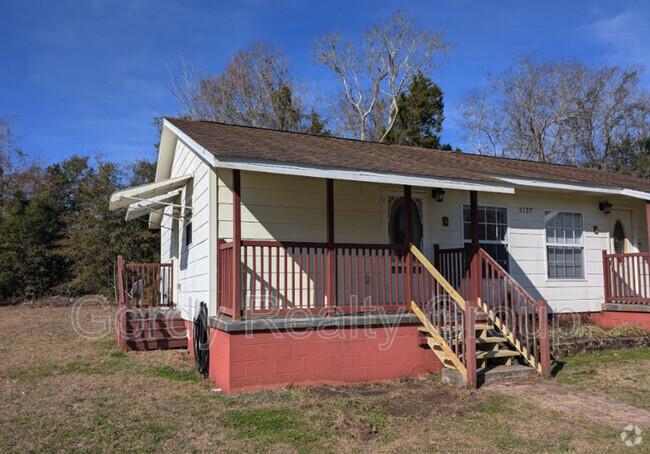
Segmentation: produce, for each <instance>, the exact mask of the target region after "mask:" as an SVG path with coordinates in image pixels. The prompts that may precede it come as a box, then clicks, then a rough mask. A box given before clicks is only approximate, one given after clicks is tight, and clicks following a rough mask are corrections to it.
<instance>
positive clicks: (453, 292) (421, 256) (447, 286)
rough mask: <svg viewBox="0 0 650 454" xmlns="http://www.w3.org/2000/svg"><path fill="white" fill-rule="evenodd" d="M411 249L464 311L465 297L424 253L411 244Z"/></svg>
mask: <svg viewBox="0 0 650 454" xmlns="http://www.w3.org/2000/svg"><path fill="white" fill-rule="evenodd" d="M409 249H410V251H411V253H412V254H413V255H414V256H415V258H417V259H418V261H419V262H420V263H421V264H422V265H423V266H424V267H425V268H426V270H427V271H428V272H429V274H431V276H433V277H434V279H435V280H436V281H438V283H439V284H440V286H441V287H442V288H444V289H445V291H446V292H447V293H449V296H451V298H452V299H453V300H454V302H455V303H456V304H458V305H459V306H460V307H461V309H462V310H463V311H464V310H465V306H466V304H465V300H464V299H463V297H462V296H460V294H458V292H457V291H456V290H455V289H454V288H453V287H452V286H451V284H450V283H449V282H447V279H445V278H444V276H443V275H442V274H440V272H439V271H438V270H437V269H436V268H435V267H434V266H433V265H432V264H431V262H430V261H429V260H428V259H427V258H426V257H425V256H424V254H422V252H420V250H419V249H418V248H416V247H415V245H413V244H410V245H409Z"/></svg>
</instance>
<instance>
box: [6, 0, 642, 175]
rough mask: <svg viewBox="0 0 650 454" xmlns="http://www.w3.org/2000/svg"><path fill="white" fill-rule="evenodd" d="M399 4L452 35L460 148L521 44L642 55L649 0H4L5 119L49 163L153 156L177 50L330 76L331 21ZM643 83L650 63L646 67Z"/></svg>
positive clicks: (548, 50) (590, 54)
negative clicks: (317, 53) (320, 53)
mask: <svg viewBox="0 0 650 454" xmlns="http://www.w3.org/2000/svg"><path fill="white" fill-rule="evenodd" d="M398 8H402V9H404V10H405V11H406V13H408V14H411V15H414V16H416V17H417V18H418V19H419V21H420V23H421V25H423V26H427V27H434V28H438V29H439V30H440V31H442V32H443V33H444V34H445V36H446V38H447V40H449V41H451V42H453V44H454V49H453V50H452V51H451V52H450V53H449V56H448V60H447V63H446V64H445V65H444V66H443V67H441V68H439V69H438V70H436V71H435V72H434V73H433V74H431V77H432V78H433V79H434V81H435V82H437V83H438V84H439V85H440V86H441V88H442V89H443V91H444V93H445V104H446V106H445V107H446V108H445V115H446V120H445V123H444V126H443V137H442V139H443V142H451V143H452V145H454V146H460V147H461V148H463V149H466V150H469V146H466V144H465V143H464V142H463V140H462V134H461V132H460V131H459V130H458V128H457V126H456V120H457V119H456V106H457V104H458V102H459V100H460V99H461V98H462V96H463V94H464V93H465V92H466V91H467V90H470V89H473V88H478V87H480V86H481V85H482V84H483V83H484V82H485V80H486V76H487V75H488V74H489V73H499V72H500V71H502V70H503V69H505V68H507V67H508V66H509V65H510V64H511V62H512V61H513V59H514V58H516V57H517V56H518V55H521V54H523V53H528V52H532V51H534V52H537V54H538V55H540V56H542V57H553V56H563V57H577V58H579V59H581V60H583V61H585V62H586V63H588V64H597V65H599V64H610V65H622V66H626V65H630V64H634V63H639V64H642V65H644V66H646V67H650V56H649V55H650V54H649V53H648V51H647V46H648V44H650V25H649V24H650V2H647V1H643V0H641V1H634V0H629V1H625V2H621V1H567V0H563V1H555V0H547V1H538V2H532V1H527V2H522V1H508V0H502V1H491V2H488V1H484V0H476V1H469V0H467V1H466V0H454V1H452V0H448V1H432V0H429V1H422V2H408V1H385V2H384V1H356V2H355V1H353V0H347V1H338V0H334V1H332V0H330V1H308V0H277V1H261V0H247V1H229V2H217V1H198V0H197V1H193V0H192V1H190V0H184V1H180V0H179V1H175V2H174V1H166V0H155V1H144V0H130V1H117V0H113V1H110V0H106V1H104V0H85V1H76V2H73V1H56V2H53V1H29V0H0V61H1V62H2V70H1V71H0V117H15V122H14V128H15V131H16V133H18V134H19V135H22V136H23V140H22V147H23V148H24V149H25V150H26V151H28V152H30V153H32V154H34V155H36V156H38V157H40V158H41V159H42V160H43V161H44V162H45V163H50V162H54V161H58V160H60V159H63V158H65V157H68V156H70V155H72V154H97V153H101V154H102V155H103V156H105V157H107V158H110V159H115V160H121V161H127V160H130V159H133V158H134V157H146V158H148V159H155V150H154V147H153V144H154V143H155V142H156V141H157V137H156V130H155V128H154V127H153V126H152V125H151V123H152V120H153V117H155V116H157V115H161V114H165V115H173V114H175V113H176V112H178V106H177V105H176V103H175V101H174V99H173V98H172V96H171V94H170V93H169V92H168V91H167V89H166V88H165V87H164V82H165V81H166V80H167V78H168V74H167V69H166V64H168V63H172V64H173V63H176V62H177V61H178V51H179V49H183V50H184V51H187V52H188V53H189V54H190V55H193V56H196V57H198V58H200V61H201V66H202V69H204V70H207V71H213V72H216V71H220V70H221V69H223V67H224V66H225V64H226V63H227V61H228V59H229V57H230V56H231V55H232V54H233V53H234V52H235V51H237V50H239V49H242V48H244V47H246V46H248V45H250V44H251V43H252V42H254V41H258V40H265V41H269V42H272V43H275V44H278V45H280V46H282V47H283V48H284V49H285V51H286V52H287V54H288V56H289V58H290V60H291V62H292V64H293V70H294V74H295V75H296V76H297V77H298V78H301V79H303V80H305V81H306V82H307V83H308V84H310V85H312V86H314V87H322V88H323V89H325V90H327V88H328V87H334V82H333V79H332V77H331V75H330V74H329V73H328V72H327V70H325V69H323V68H320V67H316V66H314V65H313V64H312V63H311V58H310V57H309V42H310V39H311V38H312V37H314V36H315V35H317V34H320V33H324V32H326V31H328V30H331V29H333V28H337V29H339V30H341V32H343V33H344V34H347V35H350V36H355V35H358V34H359V33H360V31H361V30H362V29H363V28H365V27H366V26H367V25H368V24H370V23H373V22H375V21H378V20H381V19H383V18H385V17H386V16H388V15H389V14H390V13H392V12H394V11H395V10H396V9H398ZM643 84H644V85H645V86H646V87H649V88H650V73H648V72H647V73H646V74H645V75H644V77H643Z"/></svg>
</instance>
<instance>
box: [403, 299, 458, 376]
mask: <svg viewBox="0 0 650 454" xmlns="http://www.w3.org/2000/svg"><path fill="white" fill-rule="evenodd" d="M411 309H412V310H413V313H414V314H415V315H417V317H418V318H419V319H420V322H422V324H423V325H424V327H425V328H426V329H427V331H428V334H429V335H430V336H431V340H432V341H435V342H436V343H437V345H438V346H439V347H440V349H441V350H442V352H441V353H444V355H445V356H446V358H442V357H441V355H440V354H439V352H438V351H436V349H435V348H433V347H432V345H431V344H430V343H429V342H428V341H427V344H428V345H429V347H431V350H432V351H433V353H434V354H435V355H436V356H437V357H438V358H439V359H440V361H441V362H442V364H443V365H444V366H445V367H447V365H445V360H448V361H451V363H452V364H453V366H454V368H456V370H458V372H460V374H461V375H462V376H463V378H464V379H465V381H467V369H466V368H465V365H464V364H463V362H462V361H461V360H460V359H459V358H458V357H457V356H456V354H455V353H454V352H453V350H452V349H451V347H450V346H449V344H447V342H446V341H445V340H444V339H443V337H442V336H441V335H440V333H439V332H438V330H437V329H436V327H435V326H433V324H431V322H430V321H429V319H428V318H427V317H426V315H424V313H423V312H422V310H420V308H419V306H418V305H417V304H415V301H411Z"/></svg>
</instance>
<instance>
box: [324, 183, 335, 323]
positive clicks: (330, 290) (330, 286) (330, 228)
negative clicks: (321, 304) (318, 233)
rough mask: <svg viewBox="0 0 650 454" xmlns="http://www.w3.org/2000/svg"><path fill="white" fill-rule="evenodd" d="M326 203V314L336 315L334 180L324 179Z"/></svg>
mask: <svg viewBox="0 0 650 454" xmlns="http://www.w3.org/2000/svg"><path fill="white" fill-rule="evenodd" d="M325 188H326V193H327V195H326V205H327V306H328V307H329V310H328V311H327V315H329V316H330V317H331V316H334V315H336V289H337V285H336V281H337V275H336V251H335V249H334V180H332V179H331V178H328V179H327V180H326V186H325Z"/></svg>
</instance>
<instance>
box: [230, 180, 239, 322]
mask: <svg viewBox="0 0 650 454" xmlns="http://www.w3.org/2000/svg"><path fill="white" fill-rule="evenodd" d="M232 284H233V292H232V302H231V304H232V311H233V312H232V314H233V316H232V318H233V320H240V319H241V179H240V173H239V170H238V169H233V171H232Z"/></svg>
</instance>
